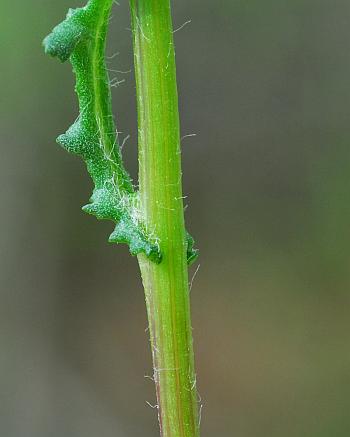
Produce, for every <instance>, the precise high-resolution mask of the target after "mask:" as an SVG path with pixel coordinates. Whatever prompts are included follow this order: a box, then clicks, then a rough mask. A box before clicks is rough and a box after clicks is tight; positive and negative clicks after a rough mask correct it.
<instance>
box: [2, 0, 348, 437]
mask: <svg viewBox="0 0 350 437" xmlns="http://www.w3.org/2000/svg"><path fill="white" fill-rule="evenodd" d="M81 5H82V2H81V1H77V0H59V1H55V2H48V1H44V0H27V1H26V2H24V3H23V4H22V3H21V2H17V3H16V2H13V1H12V2H11V1H9V0H2V1H1V27H0V52H1V58H0V59H1V60H0V65H1V68H0V77H1V85H2V86H1V98H0V99H1V109H0V111H1V117H0V141H1V150H2V153H1V160H0V186H1V215H0V224H1V226H0V229H1V231H0V348H1V353H0V435H1V436H4V437H47V436H50V437H62V436H65V437H80V436H81V437H95V436H103V437H131V436H132V437H138V436H140V437H141V436H142V437H147V436H157V435H158V424H157V417H156V411H155V410H153V409H151V408H150V407H149V406H148V405H147V404H146V401H148V402H149V403H151V404H155V395H154V389H153V384H152V381H151V380H150V379H148V378H145V376H147V375H151V373H152V365H151V357H150V352H149V344H148V343H149V342H148V334H147V332H146V331H145V330H146V328H147V321H146V314H145V307H144V298H143V290H142V287H141V282H140V279H139V272H138V267H137V263H136V260H135V259H133V258H131V257H130V256H129V253H128V249H127V248H126V247H124V246H119V247H117V246H112V245H109V244H108V243H107V237H108V235H109V233H110V232H111V230H112V229H113V226H112V224H110V223H107V222H97V221H96V219H94V218H93V217H90V216H87V215H85V214H83V213H82V212H81V210H80V207H81V205H84V204H85V203H86V202H87V200H88V198H89V196H90V193H91V189H92V186H91V182H90V180H89V178H88V176H87V173H86V170H85V168H84V165H83V163H82V162H81V161H80V160H79V159H78V158H76V157H73V156H70V155H69V154H67V153H66V152H65V151H63V150H61V149H60V148H59V147H58V146H56V145H55V138H56V136H57V135H58V134H60V133H62V132H64V131H65V130H66V129H67V127H68V126H70V124H71V123H72V122H73V120H74V119H75V118H76V116H77V103H76V97H75V95H74V90H73V87H74V78H73V75H72V73H71V68H70V65H69V64H67V65H61V64H60V63H59V62H57V61H56V60H53V59H50V58H49V57H46V56H44V54H43V50H42V47H41V41H42V39H43V37H44V36H45V35H46V34H47V33H49V31H50V29H51V28H52V27H53V26H54V25H56V24H57V23H58V22H59V21H60V20H61V19H62V18H63V16H64V15H65V13H66V10H67V9H68V7H77V6H81ZM173 9H174V27H175V28H179V27H180V26H181V25H182V24H183V23H185V22H187V21H188V20H192V22H191V23H190V24H188V25H186V26H184V27H183V28H182V29H181V30H179V31H178V32H176V33H175V38H176V49H177V62H178V79H179V93H180V109H181V119H182V135H183V136H186V135H191V134H196V136H189V137H186V138H184V139H183V144H182V145H183V167H184V191H185V194H186V195H187V196H188V198H187V200H186V202H187V203H188V208H187V209H186V220H187V226H188V229H189V230H190V232H191V233H192V234H193V235H194V236H195V237H196V240H197V246H198V247H199V248H200V250H201V257H200V260H199V263H200V268H199V271H198V273H197V275H196V277H195V279H194V281H193V287H192V291H191V299H192V312H193V327H194V337H195V350H196V360H197V373H198V378H197V379H198V386H199V391H200V394H201V399H202V400H201V403H202V405H203V409H202V436H203V437H209V436H210V437H212V436H221V437H267V436H268V437H281V436H284V437H334V436H336V437H348V436H349V435H350V415H349V408H350V401H349V385H350V348H349V338H348V337H349V329H350V317H349V309H350V295H349V291H350V270H349V264H350V130H349V111H350V110H349V102H350V83H349V77H350V55H349V53H350V32H349V21H350V3H349V2H348V1H346V0H333V1H332V2H330V1H327V0H278V1H277V0H275V1H274V0H265V1H263V2H262V1H261V0H260V1H258V0H245V1H239V0H222V1H220V2H218V3H216V2H213V1H209V0H201V1H199V0H194V1H188V0H177V1H175V2H174V4H173ZM128 13H129V12H128V4H127V1H126V0H122V1H120V5H116V6H115V7H114V12H113V20H112V24H111V31H110V35H109V43H108V55H109V56H111V55H114V54H116V53H118V55H117V56H114V57H113V58H112V59H110V62H109V66H110V68H113V69H115V70H120V71H123V72H128V71H130V72H129V73H125V74H122V73H117V74H113V75H112V77H117V78H118V80H120V81H124V82H123V83H121V84H120V85H119V86H118V87H116V88H113V105H114V111H115V115H116V117H117V123H118V128H119V131H121V134H120V139H121V141H123V140H124V139H126V138H127V136H128V135H130V138H129V140H127V141H126V144H125V147H124V156H125V160H126V163H127V167H128V168H129V169H130V171H131V173H132V175H133V177H134V180H135V181H136V180H137V164H136V159H137V155H136V114H135V87H134V77H133V73H132V69H133V62H132V47H131V34H130V30H129V27H130V25H129V15H128ZM197 268H198V264H196V265H195V266H193V267H192V268H191V272H190V275H191V277H192V276H193V274H194V272H195V271H196V269H197Z"/></svg>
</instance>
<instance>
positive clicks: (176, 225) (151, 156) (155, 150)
mask: <svg viewBox="0 0 350 437" xmlns="http://www.w3.org/2000/svg"><path fill="white" fill-rule="evenodd" d="M130 6H131V17H132V30H133V39H134V55H135V71H136V87H137V105H138V129H139V165H140V169H139V183H140V200H141V214H142V215H143V217H144V219H145V223H146V228H147V232H149V233H150V234H151V235H152V234H153V235H155V236H156V237H157V238H158V239H159V245H160V249H161V253H162V254H163V259H162V262H161V263H160V264H158V265H157V264H155V263H153V262H151V261H149V260H148V259H147V258H146V257H145V256H144V255H142V254H141V255H139V257H138V259H139V264H140V268H141V274H142V279H143V284H144V288H145V295H146V305H147V312H148V319H149V328H150V336H151V346H152V355H153V366H154V380H155V384H156V393H157V401H158V416H159V423H160V430H161V436H163V437H198V436H199V424H198V407H197V391H196V376H195V371H194V357H193V346H192V329H191V321H190V303H189V287H188V267H187V256H186V251H187V240H186V231H185V226H184V214H183V197H182V182H181V156H180V129H179V113H178V97H177V85H176V68H175V52H174V43H173V32H172V22H171V10H170V0H130Z"/></svg>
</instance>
